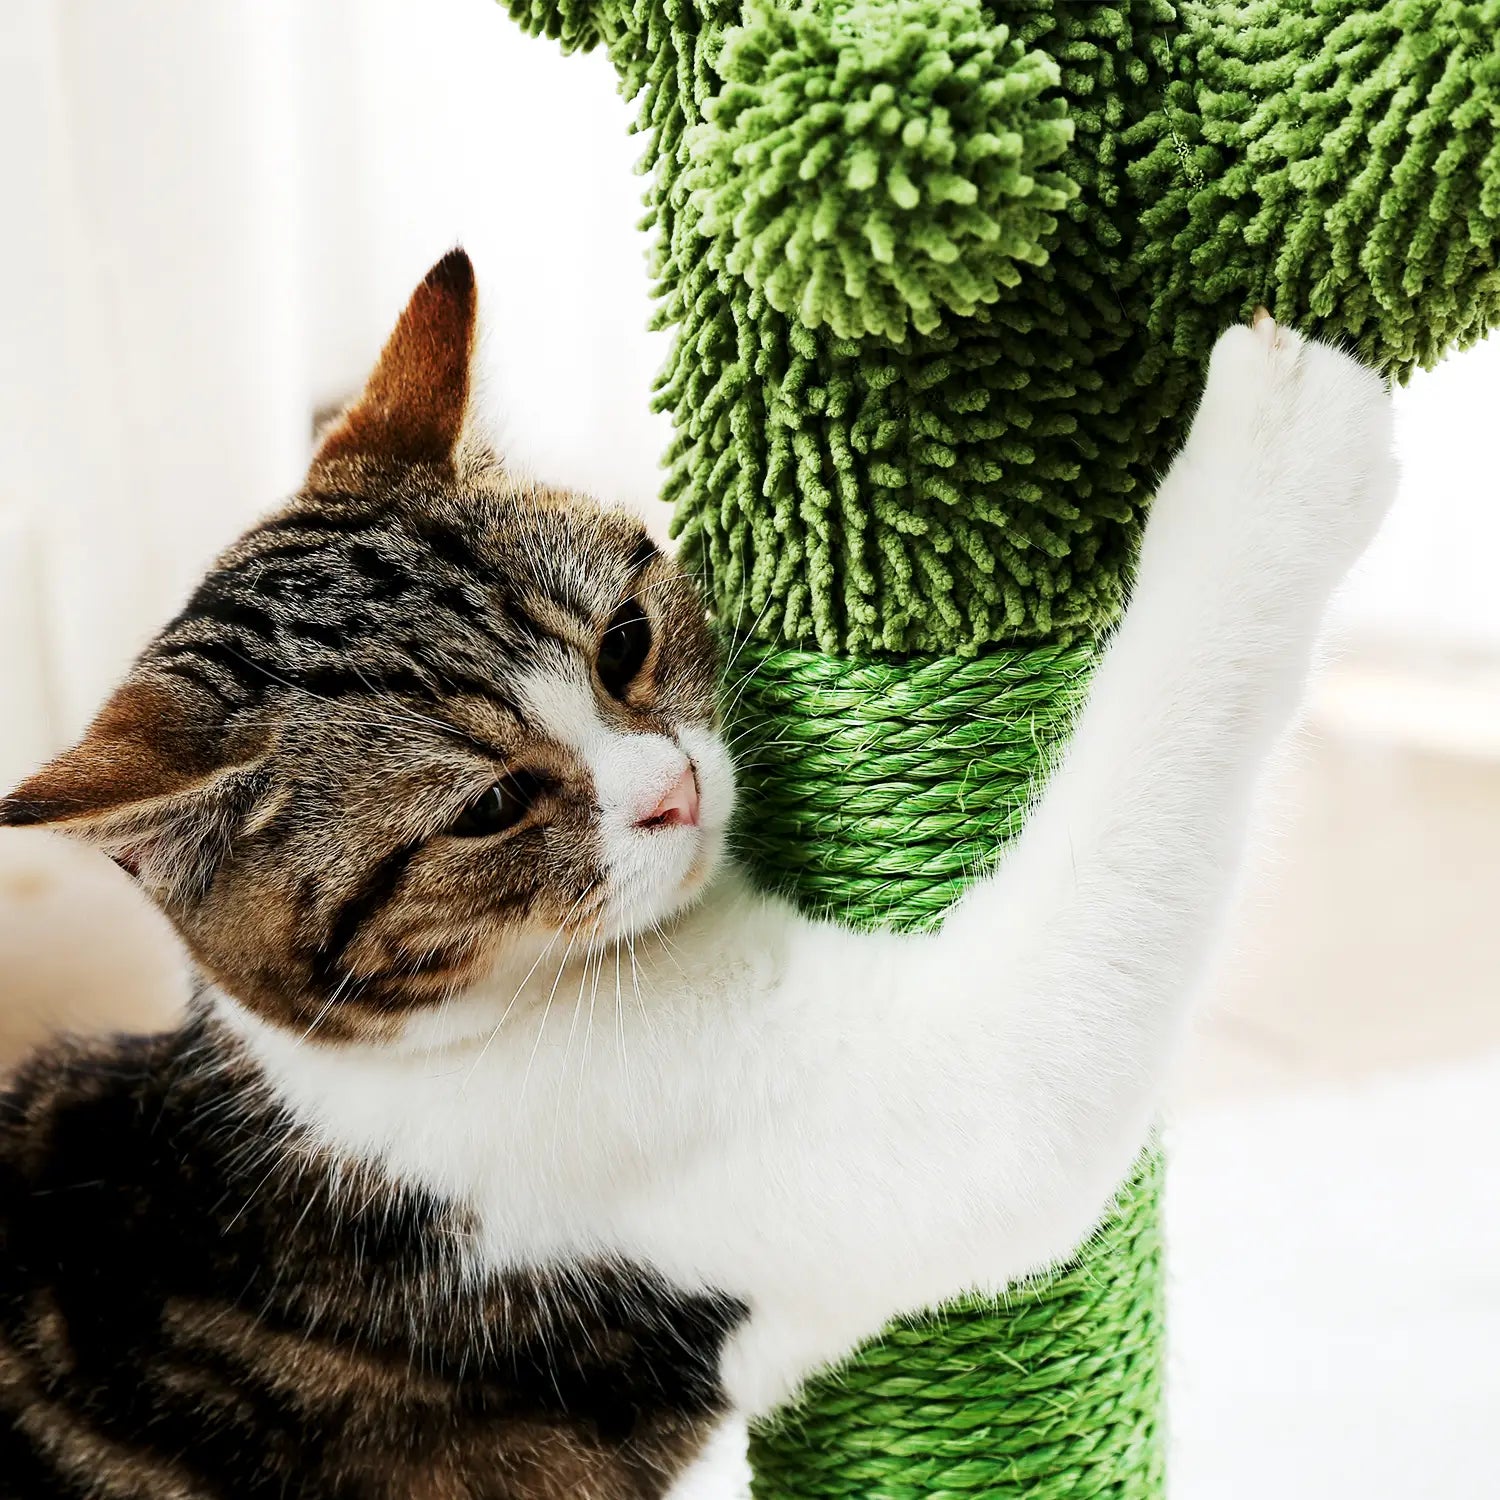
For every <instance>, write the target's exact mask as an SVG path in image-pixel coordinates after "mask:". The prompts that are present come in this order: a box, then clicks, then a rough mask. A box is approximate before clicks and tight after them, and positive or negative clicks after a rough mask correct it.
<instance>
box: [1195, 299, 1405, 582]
mask: <svg viewBox="0 0 1500 1500" xmlns="http://www.w3.org/2000/svg"><path fill="white" fill-rule="evenodd" d="M1189 446H1190V447H1196V448H1197V449H1198V450H1199V451H1198V455H1197V457H1198V459H1199V460H1200V461H1201V463H1202V464H1205V465H1207V466H1209V467H1210V469H1211V470H1217V471H1219V472H1221V473H1222V474H1223V476H1224V478H1225V479H1226V480H1232V479H1233V478H1234V477H1235V476H1236V474H1237V473H1238V476H1239V479H1240V481H1241V483H1232V484H1226V485H1220V486H1217V488H1219V490H1220V492H1221V493H1238V494H1240V495H1243V494H1244V488H1243V481H1244V480H1245V479H1249V480H1250V481H1251V483H1252V485H1253V491H1254V493H1255V495H1256V503H1255V507H1254V513H1253V514H1250V515H1239V516H1236V517H1235V518H1234V522H1235V524H1234V527H1233V530H1234V531H1236V532H1238V533H1239V542H1240V544H1241V546H1242V547H1245V546H1248V547H1249V548H1250V549H1251V550H1252V551H1253V552H1254V553H1255V554H1257V555H1258V557H1259V560H1260V562H1261V563H1262V564H1263V565H1266V566H1275V565H1278V564H1279V565H1283V566H1285V567H1287V568H1289V569H1291V570H1293V571H1296V569H1297V566H1298V564H1301V565H1303V566H1305V567H1306V568H1308V569H1310V570H1311V571H1312V572H1314V573H1316V574H1318V575H1321V576H1323V577H1325V578H1330V579H1337V578H1339V577H1342V575H1343V574H1344V573H1345V572H1346V571H1347V569H1348V568H1349V566H1350V565H1351V564H1352V563H1353V562H1354V560H1355V559H1356V558H1357V557H1358V556H1359V554H1360V553H1361V552H1363V551H1364V549H1365V547H1366V546H1368V544H1369V542H1370V539H1371V538H1372V537H1373V536H1374V535H1375V532H1376V530H1377V529H1378V528H1379V526H1380V523H1381V521H1382V519H1383V518H1384V516H1385V513H1386V511H1387V509H1388V508H1389V506H1390V502H1391V498H1392V496H1393V494H1394V493H1395V485H1396V464H1395V459H1394V456H1393V453H1392V413H1391V398H1390V392H1389V390H1388V389H1387V387H1386V383H1385V381H1384V380H1383V379H1382V377H1381V376H1380V375H1379V374H1377V373H1376V372H1375V371H1374V370H1372V369H1370V368H1369V367H1368V366H1367V365H1364V364H1362V363H1361V362H1360V361H1359V360H1357V359H1355V358H1354V357H1353V356H1352V355H1349V354H1346V353H1344V352H1343V351H1342V350H1340V349H1335V348H1334V347H1332V346H1331V345H1329V344H1324V343H1319V342H1318V341H1316V340H1313V339H1307V338H1304V337H1303V336H1302V335H1301V334H1299V333H1297V332H1296V331H1295V330H1294V329H1291V328H1288V327H1286V326H1285V325H1283V324H1280V323H1277V322H1276V321H1275V319H1273V318H1272V317H1271V315H1270V314H1269V313H1267V312H1266V311H1265V310H1264V309H1261V310H1259V311H1258V312H1257V313H1256V316H1255V319H1254V321H1253V322H1252V323H1250V324H1249V325H1248V326H1244V327H1238V328H1231V329H1229V330H1228V331H1227V332H1226V333H1224V334H1223V335H1222V336H1221V337H1220V338H1219V340H1218V343H1217V344H1216V345H1215V347H1214V351H1213V356H1212V358H1211V359H1210V361H1209V373H1208V384H1207V387H1206V389H1205V391H1204V396H1203V404H1202V406H1201V407H1200V409H1199V412H1198V416H1197V418H1196V420H1195V421H1194V423H1193V430H1192V434H1191V437H1190V438H1189ZM1249 560H1250V559H1247V558H1246V557H1245V556H1244V553H1243V551H1241V553H1240V558H1239V561H1240V563H1241V565H1244V564H1245V563H1246V562H1247V561H1249Z"/></svg>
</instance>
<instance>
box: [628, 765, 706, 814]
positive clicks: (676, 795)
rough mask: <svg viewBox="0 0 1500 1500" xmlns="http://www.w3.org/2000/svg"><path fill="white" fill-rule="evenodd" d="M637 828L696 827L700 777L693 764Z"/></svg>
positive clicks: (684, 770)
mask: <svg viewBox="0 0 1500 1500" xmlns="http://www.w3.org/2000/svg"><path fill="white" fill-rule="evenodd" d="M635 826H636V827H637V828H676V827H682V828H696V827H697V826H698V778H697V776H695V775H694V774H693V768H692V766H691V765H689V766H686V767H684V769H683V772H682V775H681V776H679V777H678V778H677V780H676V781H675V782H673V784H672V785H671V786H670V787H668V788H667V792H666V795H665V796H664V797H663V798H662V799H661V801H660V802H658V803H657V804H656V806H655V807H654V808H653V809H652V810H651V811H650V812H648V813H647V814H646V816H645V817H644V818H642V819H641V820H640V821H639V822H638V823H637V824H636V825H635Z"/></svg>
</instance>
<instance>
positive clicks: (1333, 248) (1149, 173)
mask: <svg viewBox="0 0 1500 1500" xmlns="http://www.w3.org/2000/svg"><path fill="white" fill-rule="evenodd" d="M1183 20H1184V23H1185V25H1184V30H1183V31H1182V33H1181V34H1180V35H1179V36H1178V38H1177V40H1176V42H1175V51H1176V58H1177V77H1176V79H1175V81H1174V82H1173V84H1172V86H1171V87H1170V88H1169V90H1168V92H1167V97H1166V101H1165V104H1164V107H1163V110H1162V111H1161V113H1160V115H1159V116H1158V117H1157V118H1156V119H1155V120H1153V121H1152V122H1150V123H1149V124H1147V125H1143V126H1142V127H1139V129H1138V134H1139V132H1140V131H1149V132H1151V133H1153V134H1154V136H1155V145H1154V149H1153V150H1152V151H1151V152H1150V153H1149V154H1148V155H1147V156H1146V157H1145V158H1144V159H1143V160H1142V161H1140V162H1139V163H1138V164H1137V166H1136V168H1135V173H1136V181H1137V189H1138V192H1139V195H1140V197H1141V198H1142V199H1143V201H1146V202H1148V203H1150V207H1149V208H1148V210H1147V212H1146V215H1145V217H1144V218H1143V221H1142V231H1143V244H1142V248H1141V251H1140V258H1141V263H1142V265H1143V267H1144V268H1145V270H1146V271H1147V273H1148V275H1149V276H1150V277H1152V278H1153V280H1154V282H1155V286H1156V294H1155V298H1154V301H1153V304H1152V307H1151V312H1150V327H1151V331H1152V333H1153V334H1154V335H1156V336H1157V337H1159V338H1161V339H1163V340H1164V341H1166V342H1168V343H1169V344H1170V345H1171V347H1172V348H1173V349H1174V350H1175V351H1176V352H1178V353H1180V354H1183V355H1197V354H1200V353H1202V352H1203V351H1204V350H1205V349H1206V348H1207V346H1208V344H1209V343H1210V342H1211V341H1212V339H1213V337H1214V336H1215V335H1216V334H1217V333H1218V331H1219V330H1220V329H1221V328H1222V327H1223V326H1224V324H1225V323H1226V322H1228V321H1231V320H1232V319H1233V318H1234V317H1236V316H1238V315H1239V314H1240V313H1241V312H1242V311H1243V309H1244V307H1245V305H1247V304H1248V303H1250V302H1254V301H1263V302H1265V303H1266V304H1267V305H1269V306H1270V307H1271V308H1272V310H1273V311H1274V312H1275V314H1276V316H1277V317H1278V318H1281V319H1283V320H1285V321H1287V322H1291V323H1295V324H1297V325H1298V326H1300V327H1302V328H1304V329H1306V330H1308V331H1310V332H1315V333H1319V334H1321V335H1324V336H1329V337H1335V338H1340V339H1342V340H1344V341H1345V342H1347V343H1349V344H1351V345H1353V346H1354V347H1356V348H1357V349H1358V350H1359V351H1360V352H1361V353H1362V354H1363V355H1365V357H1367V358H1369V359H1371V360H1373V361H1375V362H1377V363H1378V364H1380V365H1381V366H1382V367H1383V368H1385V369H1387V370H1388V371H1390V372H1391V373H1392V374H1393V375H1396V376H1398V377H1404V376H1405V375H1407V374H1409V373H1410V371H1411V370H1412V369H1413V368H1415V367H1416V366H1419V365H1421V366H1426V365H1431V364H1432V363H1434V362H1435V361H1436V360H1437V359H1438V358H1439V357H1441V355H1442V354H1443V353H1444V352H1445V351H1446V350H1447V349H1449V348H1452V347H1458V346H1463V345H1466V344H1470V343H1473V342H1474V341H1475V340H1477V339H1479V338H1481V337H1482V336H1483V335H1484V333H1485V332H1486V331H1487V330H1488V329H1489V328H1491V327H1493V326H1495V324H1496V323H1500V0H1383V3H1378V4H1374V5H1366V6H1359V7H1351V6H1349V5H1347V4H1344V3H1342V0H1294V3H1289V0H1276V3H1274V4H1271V3H1266V0H1251V3H1246V0H1198V3H1194V4H1190V5H1187V6H1184V7H1183Z"/></svg>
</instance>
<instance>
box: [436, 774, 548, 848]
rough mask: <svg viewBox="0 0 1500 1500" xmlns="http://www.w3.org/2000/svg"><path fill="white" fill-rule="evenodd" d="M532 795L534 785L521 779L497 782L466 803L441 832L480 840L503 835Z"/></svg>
mask: <svg viewBox="0 0 1500 1500" xmlns="http://www.w3.org/2000/svg"><path fill="white" fill-rule="evenodd" d="M535 795H536V787H535V785H534V784H533V783H531V782H528V781H526V780H524V779H522V778H519V777H512V778H509V779H508V780H505V781H497V782H496V783H495V784H494V785H493V786H491V787H487V788H486V789H485V790H484V791H482V792H481V793H480V794H479V795H478V796H477V797H476V798H475V799H474V800H473V801H472V802H471V803H469V805H468V806H467V807H466V808H464V810H463V811H462V812H461V813H459V815H458V816H457V817H456V818H455V819H454V820H453V821H452V822H451V823H450V824H449V825H448V826H447V827H446V828H445V829H444V830H443V832H444V833H446V834H448V835H449V836H450V837H452V838H458V839H482V838H486V837H488V836H489V835H490V834H492V833H504V832H505V830H506V829H507V828H513V827H514V826H515V825H516V824H517V823H519V822H520V821H521V819H522V818H524V817H525V816H526V810H527V809H528V808H529V807H530V806H531V803H532V799H533V798H534V797H535Z"/></svg>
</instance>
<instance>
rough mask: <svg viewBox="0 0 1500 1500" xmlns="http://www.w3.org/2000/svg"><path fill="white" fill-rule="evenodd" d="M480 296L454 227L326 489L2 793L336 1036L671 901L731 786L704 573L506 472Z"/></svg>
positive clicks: (318, 470)
mask: <svg viewBox="0 0 1500 1500" xmlns="http://www.w3.org/2000/svg"><path fill="white" fill-rule="evenodd" d="M477 310H478V299H477V293H476V287H475V278H474V271H473V267H472V265H471V264H470V261H469V259H468V257H467V256H466V255H465V254H464V253H463V252H461V251H454V252H453V253H451V254H449V255H448V256H446V257H444V259H443V260H442V261H440V262H439V263H438V264H437V265H436V266H435V267H434V268H433V269H432V271H431V272H430V273H429V274H428V276H427V277H426V279H425V280H424V281H423V282H422V284H421V286H420V287H418V289H417V291H416V292H415V294H414V295H413V297H412V299H411V302H410V303H409V304H408V306H407V308H406V310H405V312H404V313H403V314H402V316H401V319H400V322H399V323H398V324H397V327H396V329H395V332H394V333H393V334H392V335H391V338H390V340H389V342H388V343H387V345H386V347H385V350H384V352H383V353H382V354H381V356H380V360H379V363H378V364H377V366H376V369H375V371H374V373H373V374H372V376H371V377H370V380H369V383H368V384H367V386H366V387H365V390H364V392H363V394H362V395H361V396H360V397H359V398H358V399H357V400H356V401H355V402H354V404H353V405H352V406H351V407H350V408H349V409H348V411H347V412H345V413H344V415H343V416H342V417H341V418H340V419H339V420H338V422H337V423H336V424H335V425H334V426H333V428H332V429H331V430H330V431H329V432H328V433H327V435H326V436H325V437H324V438H323V440H322V443H321V446H320V447H319V449H318V452H317V454H316V456H315V457H314V459H313V463H312V467H311V469H310V471H309V473H308V477H307V481H306V484H305V486H304V488H303V489H302V491H301V492H300V493H299V494H298V495H297V496H296V498H295V499H294V500H292V501H291V502H290V503H289V504H288V505H287V506H286V507H285V508H283V509H282V510H281V511H280V512H279V513H277V514H276V515H274V516H272V517H271V518H270V519H269V520H267V521H264V522H263V523H261V524H260V525H258V526H256V527H255V528H254V529H253V530H251V531H250V532H248V533H247V534H246V535H245V536H243V537H242V538H241V539H240V540H239V541H238V542H236V543H235V544H234V546H232V547H231V548H230V549H229V550H228V551H227V552H226V553H225V554H224V555H223V556H222V557H221V558H220V559H219V560H218V562H217V563H216V564H215V565H214V567H213V569H212V570H211V571H210V572H209V574H208V576H207V577H206V578H205V579H204V580H203V582H202V584H201V585H200V586H199V587H198V589H197V591H196V592H195V593H194V594H193V596H192V598H191V599H190V600H189V601H188V603H187V605H186V607H185V608H184V609H183V610H182V611H181V613H180V614H178V615H177V616H176V617H175V618H174V619H173V620H172V621H171V622H170V623H169V624H168V625H167V626H166V627H165V628H164V629H163V630H162V631H161V632H160V634H159V635H158V636H157V637H156V639H155V640H154V641H153V642H152V643H151V645H150V646H148V647H147V648H146V650H145V651H144V652H143V653H142V654H141V655H140V657H139V658H138V659H137V660H136V662H135V663H134V665H133V666H132V668H131V670H130V672H129V674H128V676H127V677H126V680H125V682H124V684H123V685H122V686H121V687H120V688H119V689H118V691H117V692H116V693H115V694H114V696H113V697H112V698H110V700H109V701H108V702H107V703H106V704H105V706H104V708H103V710H102V711H101V712H100V714H99V715H98V717H97V718H96V719H95V720H94V722H93V724H92V725H91V727H90V728H89V730H88V732H87V734H86V735H85V736H84V738H83V739H82V741H81V742H80V743H79V744H78V745H76V746H75V747H74V748H73V749H71V750H69V751H67V752H65V753H64V754H63V755H61V756H60V757H59V758H58V759H57V760H55V761H53V762H52V763H51V764H50V765H48V766H46V767H44V768H43V769H42V770H41V771H39V772H37V774H36V775H34V776H33V777H31V778H30V779H29V780H28V781H26V782H25V783H24V784H23V785H22V786H20V787H19V788H18V789H17V790H16V791H15V792H14V794H13V795H12V796H10V797H9V798H7V799H5V800H4V801H3V802H0V823H3V824H12V825H23V824H24V825H46V826H48V827H52V828H56V829H59V830H62V831H64V832H67V833H71V834H75V835H78V836H80V837H83V838H85V839H88V840H90V841H92V842H94V843H96V844H98V845H99V846H101V847H102V848H103V849H105V850H106V851H107V852H109V853H110V854H111V855H113V856H114V858H115V859H116V860H117V861H118V862H119V863H121V864H122V865H124V866H125V867H126V868H127V869H129V870H130V871H131V872H132V873H133V874H135V875H136V876H137V878H138V879H139V881H140V882H141V884H142V885H143V887H144V888H145V889H146V890H147V891H148V892H149V893H150V895H151V896H152V897H153V898H154V899H155V900H156V901H157V903H158V904H159V905H160V906H161V907H162V908H163V910H164V911H165V912H166V913H167V915H168V916H169V917H170V918H171V920H172V921H173V923H174V924H175V925H176V927H177V929H178V931H179V932H180V933H181V935H182V937H183V938H184V940H185V941H186V943H187V945H188V948H189V949H190V950H191V952H192V954H193V956H194V958H195V960H196V961H197V963H198V964H199V966H200V967H201V968H202V969H203V970H204V971H205V972H206V973H207V975H208V976H209V977H210V978H211V979H213V980H214V981H215V982H216V983H217V984H218V985H219V986H220V988H222V989H223V990H225V991H226V992H228V993H230V994H232V995H233V996H234V997H236V999H238V1000H239V1001H240V1002H241V1003H242V1004H244V1005H247V1006H249V1007H251V1008H252V1009H253V1010H255V1011H257V1012H258V1013H259V1014H260V1015H261V1016H262V1018H264V1019H266V1020H269V1021H272V1022H276V1023H280V1024H282V1025H285V1026H288V1027H294V1028H297V1029H298V1030H299V1031H308V1030H309V1029H311V1031H312V1032H313V1033H314V1034H315V1036H316V1037H318V1038H321V1039H339V1038H353V1037H360V1038H370V1037H373V1036H388V1035H396V1034H399V1033H400V1032H401V1030H402V1028H403V1023H404V1022H405V1021H406V1020H408V1019H409V1018H410V1017H411V1016H412V1015H413V1014H415V1013H421V1012H429V1013H430V1012H431V1010H432V1008H434V1007H437V1006H441V1005H443V1004H445V1002H448V1001H450V1000H451V999H453V998H454V997H455V996H461V995H465V994H473V993H474V992H475V991H476V989H482V988H483V984H484V981H485V980H486V979H487V978H491V977H493V976H494V975H495V974H496V973H497V972H503V971H504V970H505V966H507V965H511V966H514V965H516V964H519V963H525V962H529V961H532V958H533V957H534V956H535V955H539V954H541V953H543V952H544V951H546V949H547V947H548V945H549V944H555V945H556V950H557V951H562V950H563V948H564V946H565V945H574V944H576V945H578V947H579V949H580V950H585V949H587V948H588V947H589V946H590V945H594V944H599V945H603V944H607V943H608V942H610V941H611V940H613V939H616V938H618V937H620V936H623V935H626V934H630V933H633V932H635V931H638V930H640V929H642V928H645V927H648V926H650V925H651V924H654V923H658V922H661V921H663V920H665V919H666V918H668V917H670V916H671V915H672V914H673V913H675V912H676V911H677V910H678V909H679V908H681V907H682V906H683V905H684V904H685V903H687V902H688V901H690V900H691V899H692V897H693V896H694V895H695V893H696V892H697V891H698V890H699V889H700V888H701V887H702V886H703V884H704V883H705V881H706V880H707V879H708V877H709V875H710V873H711V871H712V870H713V868H714V866H715V864H716V862H717V860H718V858H719V855H720V852H721V847H722V843H723V837H724V830H725V825H726V823H727V821H728V818H729V814H730V810H731V804H732V801H733V772H732V770H731V767H730V762H729V757H728V755H727V752H726V749H725V746H724V743H723V741H722V739H721V737H720V734H719V732H718V729H717V726H716V663H715V659H714V651H713V644H712V640H711V636H710V632H709V630H708V627H707V624H706V620H705V616H704V610H703V605H702V603H701V601H700V599H699V597H698V595H697V593H696V591H695V589H694V588H693V586H692V585H691V583H690V582H689V581H688V579H687V578H686V577H685V576H684V575H683V574H682V573H681V571H680V570H679V569H678V568H677V567H676V565H675V564H674V563H673V562H672V561H671V559H669V558H668V557H666V556H664V555H663V554H662V553H661V552H660V551H658V549H657V548H656V547H655V546H654V545H653V543H652V541H651V539H650V538H649V536H648V535H647V533H646V531H645V530H644V528H643V527H642V526H641V525H640V523H639V522H638V521H636V520H635V519H633V518H630V517H628V516H626V515H623V514H619V513H610V512H607V511H604V510H601V509H599V508H598V507H596V506H594V505H593V504H591V503H590V502H588V501H586V500H584V499H581V498H580V497H578V496H576V495H573V494H569V493H566V492H561V491H557V490H553V489H548V488H546V487H543V486H537V485H532V484H528V483H524V482H522V481H520V480H517V479H515V478H514V477H512V476H511V475H509V474H508V473H507V472H506V470H505V467H504V465H503V463H502V462H501V461H500V460H499V459H498V458H497V457H496V455H495V453H494V452H493V451H492V449H491V448H490V447H489V446H487V445H486V443H485V442H484V441H483V439H482V437H481V436H480V431H481V426H482V424H481V423H480V422H479V421H478V420H476V411H475V408H476V407H477V406H478V404H479V403H477V402H473V401H471V368H472V365H473V363H474V353H475V346H476V321H477ZM492 1023H493V1018H490V1020H489V1021H488V1022H487V1023H486V1024H487V1025H488V1024H492Z"/></svg>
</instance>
